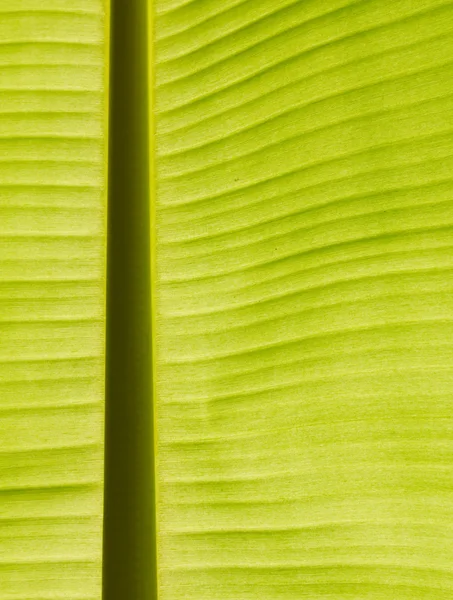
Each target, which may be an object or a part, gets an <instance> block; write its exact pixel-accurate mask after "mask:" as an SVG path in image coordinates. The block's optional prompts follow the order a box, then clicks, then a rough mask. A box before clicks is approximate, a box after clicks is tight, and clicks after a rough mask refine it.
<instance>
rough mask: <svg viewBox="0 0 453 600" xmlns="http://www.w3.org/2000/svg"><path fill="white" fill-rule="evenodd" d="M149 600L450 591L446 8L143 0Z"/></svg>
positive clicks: (450, 124)
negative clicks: (147, 9)
mask: <svg viewBox="0 0 453 600" xmlns="http://www.w3.org/2000/svg"><path fill="white" fill-rule="evenodd" d="M152 10H153V18H154V26H155V41H154V44H153V47H152V56H153V60H154V66H155V69H154V74H155V88H154V100H153V102H154V106H153V111H154V113H153V114H154V116H155V121H154V127H155V131H156V137H155V167H156V172H155V189H154V199H153V203H154V213H155V216H154V218H155V226H156V239H155V241H154V248H153V250H154V255H155V272H154V278H155V288H154V290H155V291H154V294H155V295H154V300H155V307H154V310H155V348H156V355H155V378H156V398H157V411H156V415H157V432H158V443H157V469H158V498H157V500H158V515H157V516H158V519H157V521H158V529H159V535H158V551H159V562H158V566H159V591H160V600H182V599H184V600H280V599H281V600H296V599H297V600H300V599H302V598H307V599H310V600H316V599H327V598H329V599H331V600H345V599H346V598H348V599H354V600H365V599H373V600H375V599H379V600H388V599H390V598H395V599H398V600H403V599H407V600H409V599H410V600H416V599H417V600H418V599H432V600H434V599H435V600H441V599H442V600H444V599H445V600H447V599H450V598H451V597H452V593H453V567H452V565H453V528H452V523H453V462H452V459H453V418H452V415H453V399H452V390H453V345H452V339H453V337H452V336H453V294H452V291H453V247H452V246H453V227H452V225H453V180H452V172H453V136H452V130H453V119H452V114H453V95H452V92H453V62H452V57H453V4H452V3H451V2H450V1H446V0H418V1H417V2H414V1H413V0H355V1H354V0H299V1H297V0H296V1H294V0H247V1H241V0H226V1H224V2H218V1H216V0H205V1H202V0H189V1H181V0H156V1H155V3H154V7H153V9H152Z"/></svg>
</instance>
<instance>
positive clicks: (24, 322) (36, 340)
mask: <svg viewBox="0 0 453 600" xmlns="http://www.w3.org/2000/svg"><path fill="white" fill-rule="evenodd" d="M107 13H108V11H107V3H106V2H104V0H14V1H13V2H11V1H9V0H0V598H2V600H51V599H52V600H58V599H63V598H64V599H71V600H76V599H86V600H100V598H101V541H102V483H103V467H102V463H103V423H104V418H103V410H104V321H105V309H104V304H105V292H104V288H105V229H106V227H105V217H106V117H107V110H106V108H107V85H106V82H107V68H108V52H107V40H108V35H107V27H108V14H107Z"/></svg>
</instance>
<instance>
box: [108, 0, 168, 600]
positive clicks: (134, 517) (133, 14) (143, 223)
mask: <svg viewBox="0 0 453 600" xmlns="http://www.w3.org/2000/svg"><path fill="white" fill-rule="evenodd" d="M110 33H111V38H110V109H109V110H110V117H109V119H110V122H109V158H108V160H109V182H108V185H109V194H108V197H109V200H108V202H109V206H108V226H107V236H108V243H107V332H106V421H105V427H106V432H105V444H106V445H105V498H104V505H105V508H104V550H103V598H104V600H117V599H118V600H151V599H154V598H156V595H157V594H156V587H157V584H156V557H155V530H154V472H153V468H154V460H153V456H152V452H153V429H152V421H153V419H152V402H151V399H152V375H151V365H152V362H151V310H150V298H151V296H150V264H149V262H150V258H149V257H150V252H149V222H150V220H149V175H148V152H149V149H148V89H147V0H111V32H110Z"/></svg>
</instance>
